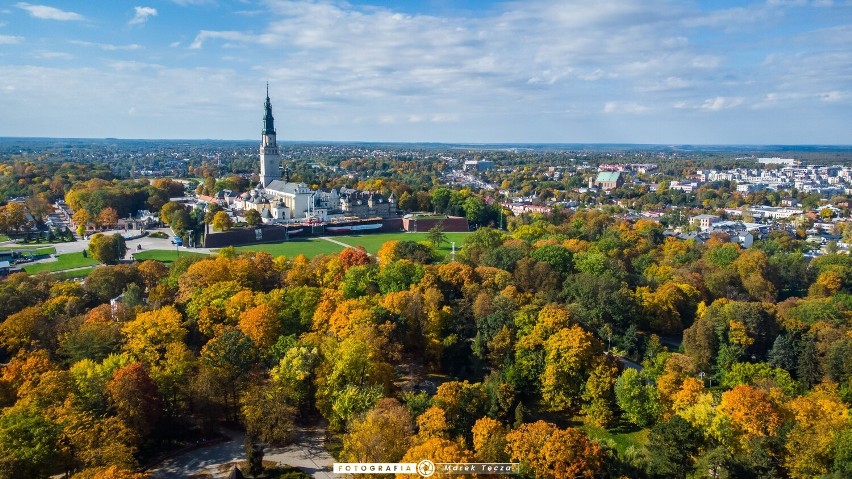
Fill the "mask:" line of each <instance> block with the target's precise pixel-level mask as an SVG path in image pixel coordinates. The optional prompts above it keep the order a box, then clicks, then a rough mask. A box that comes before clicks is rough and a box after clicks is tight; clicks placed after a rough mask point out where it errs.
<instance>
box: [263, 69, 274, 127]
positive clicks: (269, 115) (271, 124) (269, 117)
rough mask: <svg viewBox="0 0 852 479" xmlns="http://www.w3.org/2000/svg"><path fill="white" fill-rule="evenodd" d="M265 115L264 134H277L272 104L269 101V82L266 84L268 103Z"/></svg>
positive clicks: (265, 105) (265, 106)
mask: <svg viewBox="0 0 852 479" xmlns="http://www.w3.org/2000/svg"><path fill="white" fill-rule="evenodd" d="M263 106H264V110H265V114H264V115H263V134H264V135H274V134H275V118H273V117H272V102H271V101H269V82H266V103H265V104H264V105H263Z"/></svg>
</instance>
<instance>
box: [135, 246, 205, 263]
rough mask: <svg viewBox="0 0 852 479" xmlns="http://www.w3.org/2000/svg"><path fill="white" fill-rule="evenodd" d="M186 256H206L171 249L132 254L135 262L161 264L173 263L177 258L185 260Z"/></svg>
mask: <svg viewBox="0 0 852 479" xmlns="http://www.w3.org/2000/svg"><path fill="white" fill-rule="evenodd" d="M187 256H207V255H206V254H204V253H197V252H194V251H180V252H178V251H175V250H173V249H150V250H147V251H139V252H136V253H133V257H134V258H135V259H136V261H146V260H149V259H153V260H156V261H159V262H161V263H173V262H174V261H175V260H176V259H177V258H178V257H181V258H185V257H187Z"/></svg>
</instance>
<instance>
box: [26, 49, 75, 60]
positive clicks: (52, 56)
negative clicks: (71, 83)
mask: <svg viewBox="0 0 852 479" xmlns="http://www.w3.org/2000/svg"><path fill="white" fill-rule="evenodd" d="M34 56H35V57H36V58H39V59H42V60H71V59H72V58H74V55H71V54H70V53H65V52H50V51H40V52H36V53H35V55H34Z"/></svg>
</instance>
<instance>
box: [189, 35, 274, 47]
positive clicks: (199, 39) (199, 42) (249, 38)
mask: <svg viewBox="0 0 852 479" xmlns="http://www.w3.org/2000/svg"><path fill="white" fill-rule="evenodd" d="M211 39H216V40H229V41H234V42H241V43H247V42H253V41H255V40H257V39H258V37H257V36H255V35H249V34H246V33H243V32H238V31H210V30H201V31H200V32H199V33H198V35H196V36H195V40H193V42H192V44H190V45H189V48H191V49H193V50H197V49H199V48H201V47H202V46H203V45H204V42H205V41H207V40H211Z"/></svg>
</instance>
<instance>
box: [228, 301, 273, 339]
mask: <svg viewBox="0 0 852 479" xmlns="http://www.w3.org/2000/svg"><path fill="white" fill-rule="evenodd" d="M237 327H238V328H239V330H240V331H242V332H243V334H245V335H246V336H248V337H250V338H251V339H252V341H254V343H255V344H256V345H257V346H258V347H259V348H261V349H267V348H269V347H271V346H272V345H273V344H275V341H276V340H277V339H278V336H279V335H280V333H281V322H280V321H279V320H278V316H277V314H275V310H274V309H272V307H271V306H269V305H268V304H261V305H259V306H255V307H254V308H251V309H249V310H248V311H245V312H243V313H242V314H240V322H239V324H238V325H237Z"/></svg>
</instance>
